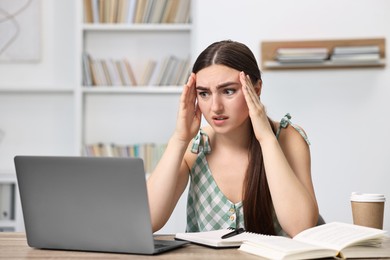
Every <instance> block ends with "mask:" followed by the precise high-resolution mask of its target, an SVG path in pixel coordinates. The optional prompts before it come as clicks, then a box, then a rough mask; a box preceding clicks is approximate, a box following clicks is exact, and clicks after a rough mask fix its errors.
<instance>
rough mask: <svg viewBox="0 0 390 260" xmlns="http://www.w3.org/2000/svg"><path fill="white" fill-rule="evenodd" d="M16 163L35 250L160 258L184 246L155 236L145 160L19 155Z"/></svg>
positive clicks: (24, 208)
mask: <svg viewBox="0 0 390 260" xmlns="http://www.w3.org/2000/svg"><path fill="white" fill-rule="evenodd" d="M14 161H15V168H16V175H17V181H18V185H19V191H20V198H21V204H22V210H23V217H24V222H25V228H26V235H27V242H28V244H29V246H31V247H34V248H45V249H61V250H81V251H100V252H116V253H133V254H156V253H161V252H165V251H168V250H171V249H174V248H178V247H180V246H182V245H184V244H186V242H183V241H174V240H172V241H162V240H156V239H155V238H154V236H153V233H152V226H151V221H150V212H149V205H148V198H147V191H146V180H145V172H144V167H143V161H142V159H139V158H108V157H107V158H102V157H100V158H99V157H59V156H16V157H15V159H14Z"/></svg>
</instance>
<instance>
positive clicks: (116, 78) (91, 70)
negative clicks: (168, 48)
mask: <svg viewBox="0 0 390 260" xmlns="http://www.w3.org/2000/svg"><path fill="white" fill-rule="evenodd" d="M190 69H191V68H190V58H189V57H187V58H178V57H176V56H173V55H171V56H169V57H166V58H164V59H162V61H160V62H157V61H155V60H149V61H147V63H146V65H145V68H144V69H143V72H142V74H141V75H140V77H139V79H138V80H137V79H136V76H135V74H134V72H133V69H132V66H131V65H130V62H129V61H128V59H127V58H123V59H112V58H110V59H95V58H93V57H92V56H91V55H89V54H88V53H84V54H83V85H84V86H149V85H153V86H181V85H184V84H185V83H186V80H187V78H188V76H189V74H190Z"/></svg>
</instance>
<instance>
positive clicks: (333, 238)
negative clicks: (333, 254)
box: [293, 222, 386, 251]
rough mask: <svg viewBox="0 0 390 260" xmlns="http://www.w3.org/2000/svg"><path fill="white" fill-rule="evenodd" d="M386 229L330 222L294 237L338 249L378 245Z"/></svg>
mask: <svg viewBox="0 0 390 260" xmlns="http://www.w3.org/2000/svg"><path fill="white" fill-rule="evenodd" d="M385 233H386V231H383V230H380V229H373V228H366V227H362V226H356V225H352V224H346V223H338V222H333V223H328V224H324V225H321V226H317V227H314V228H310V229H307V230H305V231H303V232H301V233H299V234H298V235H296V236H295V237H294V238H293V239H294V240H298V241H302V242H306V243H311V244H316V245H320V246H323V247H327V248H332V249H335V250H338V251H341V249H343V248H345V247H347V246H350V245H370V246H373V245H378V244H380V242H381V241H382V238H383V236H384V234H385Z"/></svg>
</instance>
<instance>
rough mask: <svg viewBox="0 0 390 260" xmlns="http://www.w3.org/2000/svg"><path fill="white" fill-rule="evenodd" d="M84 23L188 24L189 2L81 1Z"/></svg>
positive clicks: (174, 0) (154, 0)
mask: <svg viewBox="0 0 390 260" xmlns="http://www.w3.org/2000/svg"><path fill="white" fill-rule="evenodd" d="M83 1H84V3H83V9H84V10H83V11H84V22H85V23H128V24H132V23H189V22H190V8H191V0H83Z"/></svg>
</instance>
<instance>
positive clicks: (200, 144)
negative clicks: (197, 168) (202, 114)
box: [191, 128, 211, 154]
mask: <svg viewBox="0 0 390 260" xmlns="http://www.w3.org/2000/svg"><path fill="white" fill-rule="evenodd" d="M200 151H203V153H205V154H209V153H211V146H210V141H209V136H208V135H207V134H206V133H205V132H204V131H203V130H202V128H201V129H199V132H198V134H197V135H196V136H195V137H194V139H193V142H192V147H191V152H192V153H196V154H197V153H199V152H200Z"/></svg>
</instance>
